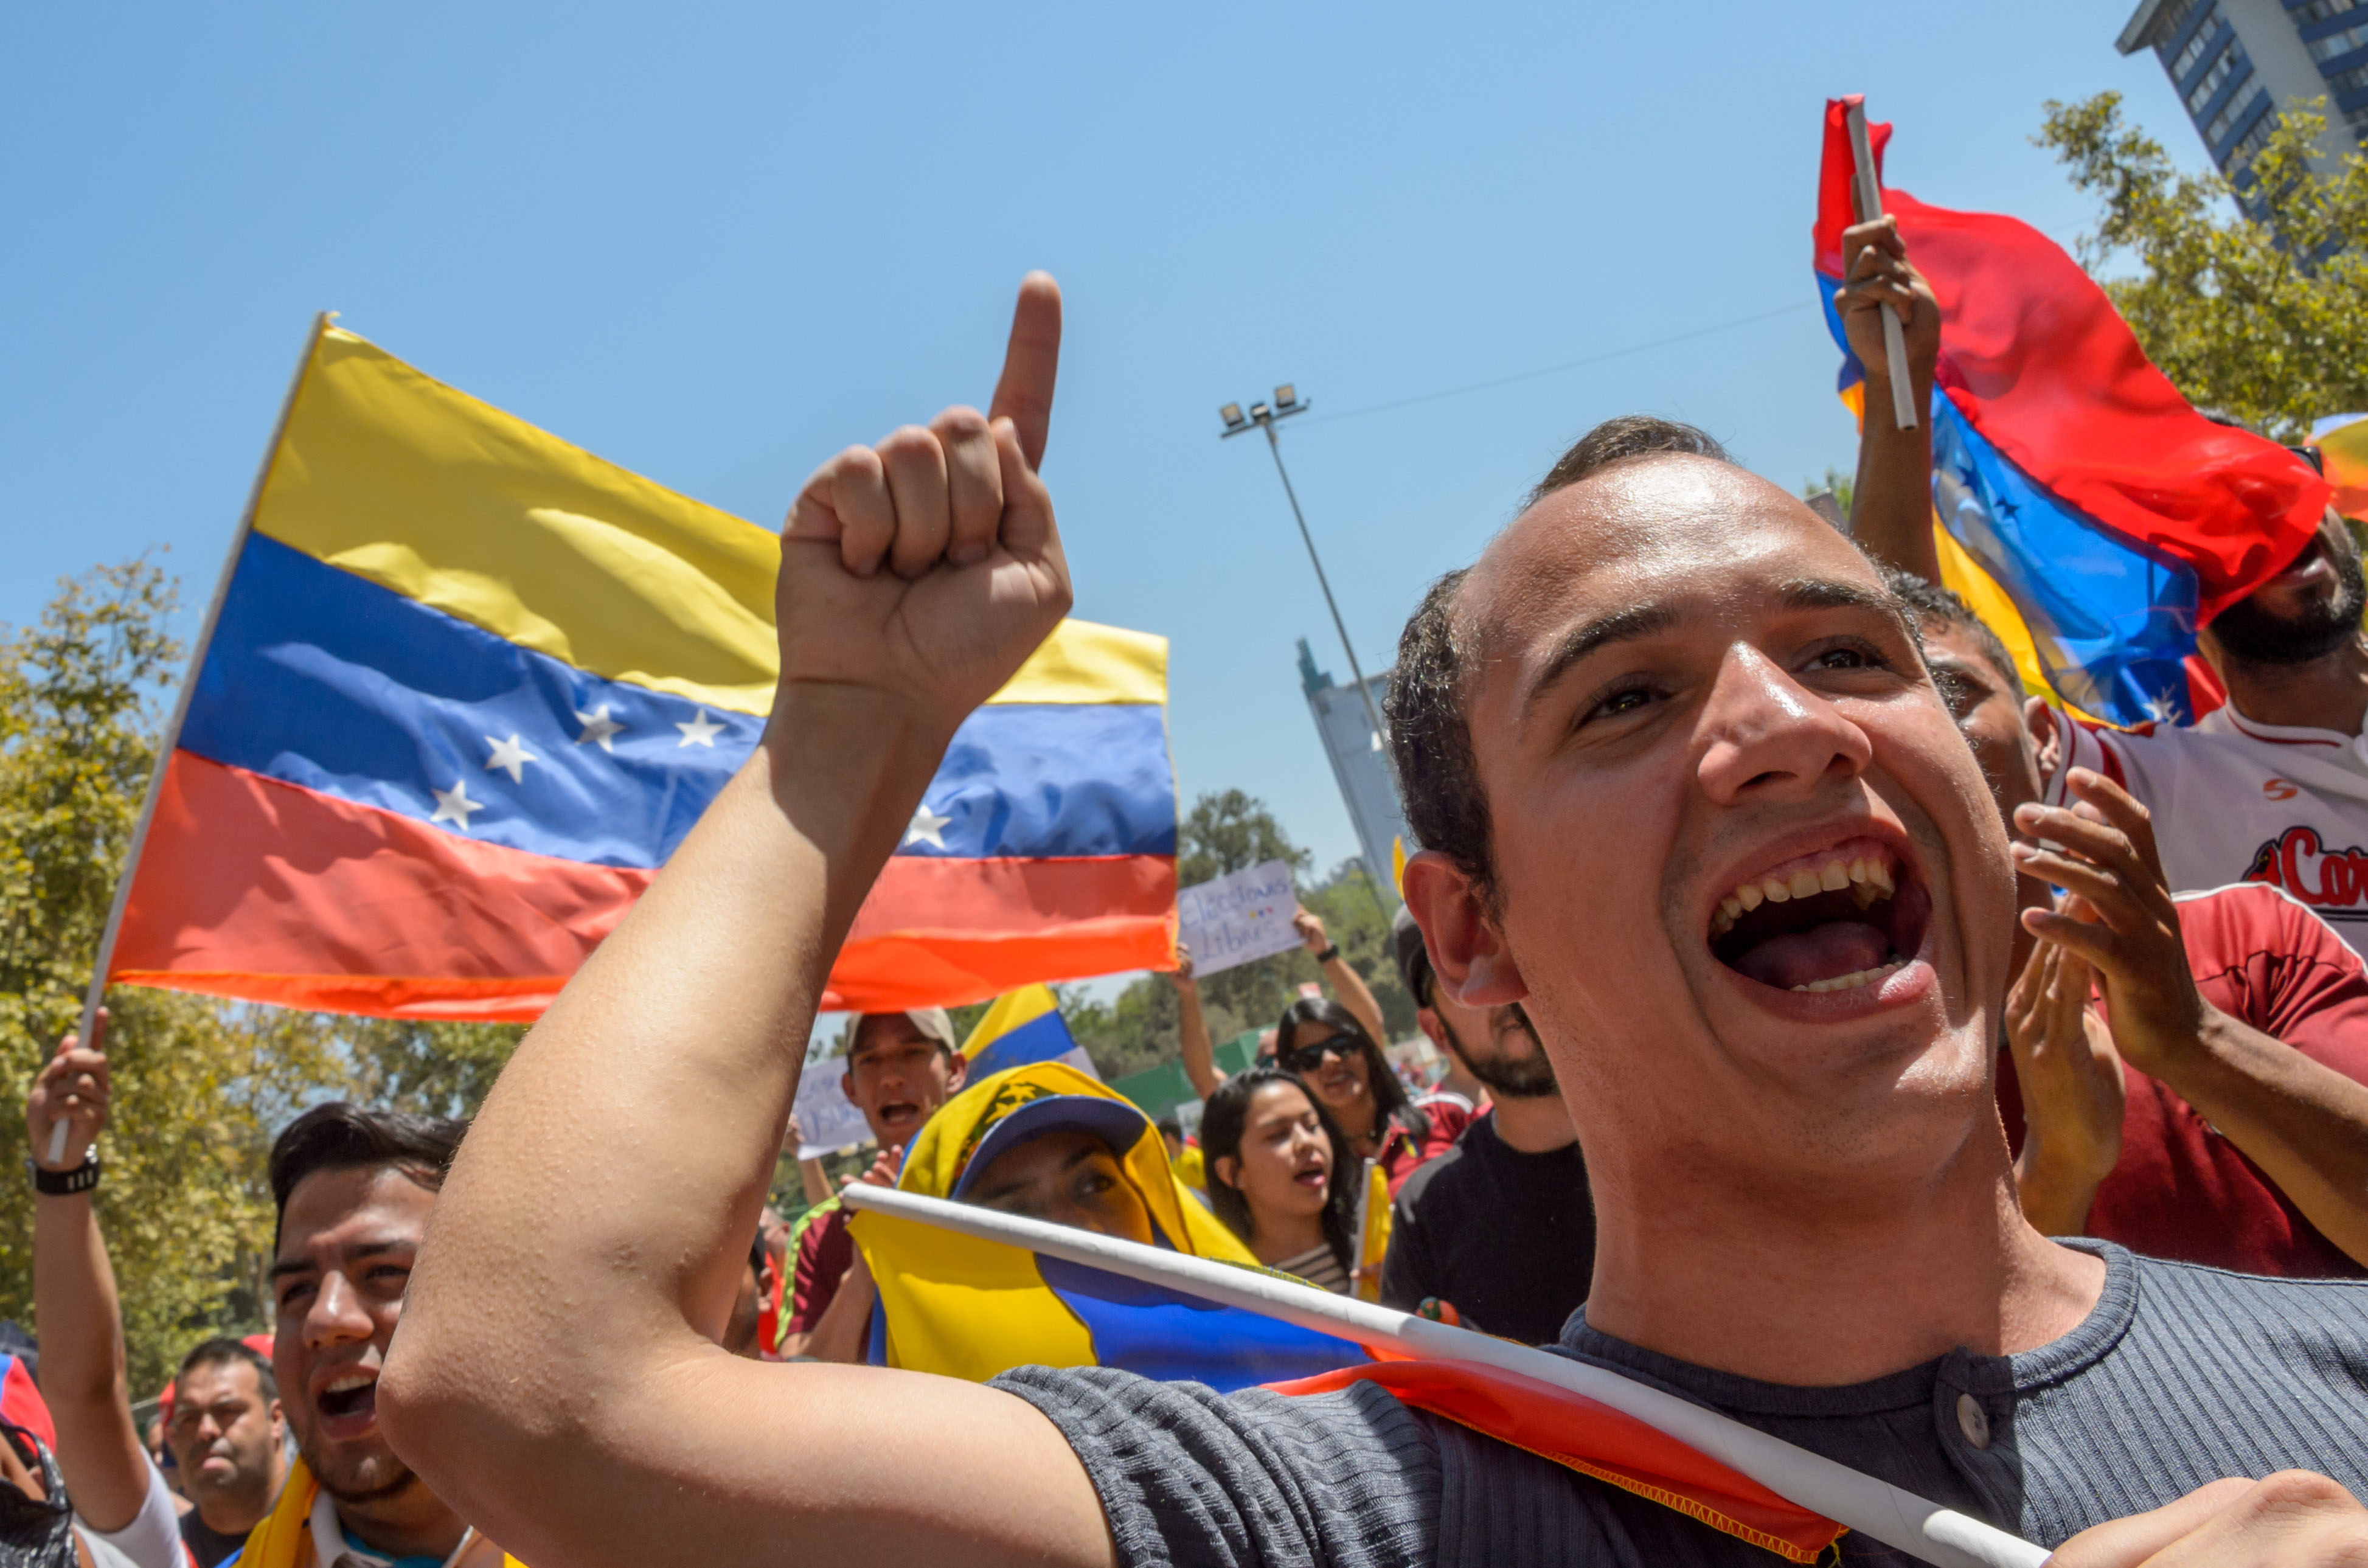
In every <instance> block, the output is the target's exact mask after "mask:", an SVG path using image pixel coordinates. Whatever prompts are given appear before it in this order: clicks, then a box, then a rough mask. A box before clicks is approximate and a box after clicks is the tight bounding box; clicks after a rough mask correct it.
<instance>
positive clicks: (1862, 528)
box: [1834, 218, 1941, 583]
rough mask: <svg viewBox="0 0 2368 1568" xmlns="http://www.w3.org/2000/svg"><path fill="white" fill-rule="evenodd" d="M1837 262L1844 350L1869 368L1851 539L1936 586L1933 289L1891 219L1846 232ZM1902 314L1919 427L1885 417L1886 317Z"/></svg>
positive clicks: (1937, 343) (1937, 350)
mask: <svg viewBox="0 0 2368 1568" xmlns="http://www.w3.org/2000/svg"><path fill="white" fill-rule="evenodd" d="M1842 266H1843V267H1844V268H1845V271H1844V274H1843V275H1844V277H1846V278H1848V279H1849V281H1848V282H1847V283H1846V284H1845V285H1844V286H1843V288H1842V290H1841V292H1840V293H1839V294H1838V295H1836V296H1835V299H1834V304H1835V306H1836V307H1837V308H1838V309H1839V311H1840V312H1841V316H1842V331H1843V333H1844V334H1845V335H1847V336H1848V337H1849V338H1850V351H1851V352H1852V353H1854V354H1856V355H1857V356H1858V360H1859V363H1860V364H1861V365H1862V366H1864V367H1865V368H1866V385H1865V386H1864V387H1863V388H1862V389H1861V390H1862V391H1863V392H1864V393H1865V398H1866V401H1865V402H1864V403H1861V405H1860V406H1861V409H1862V410H1863V415H1862V416H1861V419H1860V421H1859V438H1858V478H1857V479H1856V480H1855V481H1854V482H1853V483H1852V485H1851V489H1850V534H1851V536H1852V537H1853V538H1855V539H1856V540H1858V541H1859V543H1861V544H1862V545H1864V546H1865V547H1866V549H1867V551H1868V552H1869V553H1871V554H1872V555H1873V556H1874V558H1875V559H1876V560H1878V561H1884V562H1889V563H1890V564H1892V565H1894V566H1896V567H1898V568H1900V569H1901V570H1902V571H1907V572H1913V573H1915V574H1917V575H1918V576H1919V577H1921V578H1923V579H1924V580H1925V581H1926V582H1928V583H1937V582H1939V581H1940V580H1941V555H1940V551H1938V550H1937V549H1936V548H1935V547H1934V545H1933V543H1932V418H1931V407H1932V367H1933V365H1934V363H1935V362H1936V361H1937V360H1938V359H1939V358H1940V354H1941V307H1940V306H1939V304H1937V303H1936V302H1935V301H1934V300H1933V298H1932V286H1931V285H1930V284H1929V283H1927V282H1925V281H1924V277H1923V274H1921V273H1919V272H1918V271H1917V270H1916V268H1915V267H1912V266H1910V265H1908V261H1907V243H1906V242H1905V241H1903V240H1902V239H1901V238H1900V237H1899V224H1898V222H1897V221H1896V219H1892V218H1884V219H1882V220H1880V221H1878V222H1873V223H1857V224H1853V225H1851V226H1850V228H1847V229H1844V230H1843V231H1842ZM1886 310H1889V311H1892V312H1896V314H1897V315H1898V316H1899V318H1900V324H1901V326H1902V327H1903V329H1904V333H1903V335H1905V336H1906V338H1907V369H1908V377H1909V380H1910V381H1911V382H1912V383H1913V392H1914V397H1913V400H1912V401H1913V402H1914V403H1915V405H1916V408H1917V410H1918V416H1917V420H1916V428H1914V429H1913V430H1902V429H1901V428H1899V425H1898V421H1897V420H1896V418H1895V417H1894V416H1893V415H1892V412H1891V369H1890V362H1889V359H1888V358H1887V357H1886V356H1885V354H1884V347H1883V316H1882V312H1884V311H1886Z"/></svg>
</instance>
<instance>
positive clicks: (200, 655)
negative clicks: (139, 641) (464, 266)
mask: <svg viewBox="0 0 2368 1568" xmlns="http://www.w3.org/2000/svg"><path fill="white" fill-rule="evenodd" d="M336 314H337V312H335V311H323V312H320V313H319V314H318V315H316V316H314V317H313V328H312V330H311V331H310V332H308V333H306V334H305V335H304V352H303V353H302V354H301V355H299V356H297V358H296V373H295V374H294V375H293V376H291V377H290V378H289V381H288V396H287V397H286V398H285V399H284V400H283V401H282V402H281V403H280V404H279V423H278V424H277V425H275V426H272V430H271V444H270V445H269V446H267V447H265V448H264V449H263V461H262V463H261V464H260V465H258V466H257V467H256V471H255V487H254V488H253V489H252V490H250V491H248V492H247V496H246V510H245V512H243V513H241V514H240V515H239V519H238V530H237V531H236V532H235V533H233V534H232V535H231V540H230V553H229V554H227V555H225V556H224V557H223V558H222V575H221V577H220V578H219V579H217V580H216V581H215V583H214V594H213V597H212V598H211V599H210V600H208V601H207V603H206V619H204V621H203V622H201V623H200V624H199V627H198V641H197V642H196V644H195V645H194V646H193V647H191V648H190V650H189V671H188V674H187V675H186V676H182V677H181V692H180V695H179V697H178V698H176V699H175V700H174V703H173V717H172V719H171V720H170V721H169V722H167V723H166V724H165V733H163V734H162V735H160V736H159V737H157V741H156V766H155V767H153V768H151V769H149V772H148V789H147V791H146V792H145V793H144V794H142V796H141V797H140V814H139V815H138V816H137V817H135V818H133V819H132V824H131V843H130V844H129V845H127V846H125V848H124V851H123V869H122V870H121V871H120V872H119V873H118V874H117V876H116V879H115V898H114V901H113V902H112V903H109V904H108V906H107V924H106V925H105V926H101V927H100V928H99V933H98V953H97V956H96V957H95V958H94V959H92V960H91V968H90V990H89V991H88V992H87V993H86V994H85V995H84V997H83V1002H82V1022H81V1024H80V1026H79V1031H78V1033H77V1034H76V1036H75V1038H76V1039H78V1040H80V1041H81V1042H82V1043H83V1044H85V1045H88V1044H89V1043H90V1031H91V1026H92V1025H94V1024H96V1023H97V1022H98V1007H99V1004H100V1003H102V1002H104V1001H106V1000H107V975H108V971H109V970H111V969H113V968H114V967H115V938H116V937H117V936H119V935H120V933H121V932H122V930H123V910H124V906H125V905H126V904H128V903H131V879H132V874H133V873H134V872H136V871H138V870H139V869H140V851H141V849H142V846H145V845H146V844H147V842H148V824H149V823H150V822H151V821H153V820H154V818H155V815H156V798H157V796H158V795H159V794H160V793H161V792H162V791H163V790H164V786H165V768H166V767H169V766H171V764H172V760H173V748H174V746H176V745H177V744H179V743H180V738H181V724H182V722H183V721H185V720H187V719H188V716H189V695H190V693H192V692H194V691H195V690H196V689H197V687H198V672H199V670H201V669H203V668H205V665H206V649H207V647H208V645H209V644H211V642H213V638H214V623H215V622H216V621H218V620H220V619H222V597H223V596H224V595H225V594H227V593H228V592H229V591H230V574H231V572H232V571H233V568H235V567H236V566H237V565H238V552H239V551H240V550H241V549H243V548H245V544H246V536H247V535H248V534H250V533H252V532H254V531H255V512H256V507H258V506H261V505H262V504H263V483H264V481H265V480H267V479H268V478H270V477H271V460H272V459H273V458H274V457H276V456H278V455H279V440H280V437H283V436H285V435H286V434H287V433H288V416H289V415H290V414H292V413H294V412H295V409H296V392H297V390H298V389H299V388H300V387H302V385H303V384H304V370H305V368H306V367H307V366H309V365H311V364H312V363H313V349H314V348H315V347H318V346H319V344H320V341H321V335H322V334H323V333H324V332H326V331H328V330H329V324H330V323H331V322H332V321H335V320H336ZM69 1125H70V1124H69V1123H68V1122H67V1121H66V1119H64V1118H63V1117H61V1118H60V1119H58V1120H56V1121H54V1122H52V1123H51V1124H50V1149H49V1163H50V1164H51V1165H56V1164H57V1163H58V1162H59V1161H60V1160H63V1159H64V1158H65V1157H66V1129H67V1127H68V1126H69Z"/></svg>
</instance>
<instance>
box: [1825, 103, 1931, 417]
mask: <svg viewBox="0 0 2368 1568" xmlns="http://www.w3.org/2000/svg"><path fill="white" fill-rule="evenodd" d="M1843 113H1844V114H1845V116H1846V117H1847V118H1848V119H1849V121H1850V160H1851V162H1853V163H1855V164H1856V165H1858V179H1857V181H1856V182H1855V183H1856V184H1857V187H1858V221H1859V222H1861V223H1872V222H1874V221H1875V220H1876V219H1877V218H1880V217H1882V216H1883V187H1881V186H1879V185H1877V184H1875V180H1874V150H1873V147H1872V146H1871V145H1870V144H1869V143H1868V142H1867V139H1866V105H1865V104H1864V103H1855V104H1851V105H1850V107H1849V108H1847V109H1845V110H1844V111H1843ZM1882 311H1883V358H1884V367H1885V368H1886V369H1888V370H1889V371H1890V373H1891V416H1892V418H1894V419H1895V420H1896V421H1898V425H1899V428H1900V429H1902V430H1913V429H1915V428H1916V389H1915V387H1914V386H1913V385H1911V384H1910V383H1909V381H1908V375H1907V336H1906V335H1904V334H1903V333H1901V331H1900V330H1899V316H1898V313H1897V312H1895V311H1893V310H1892V309H1891V307H1890V306H1888V305H1885V306H1884V307H1883V308H1882Z"/></svg>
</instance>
